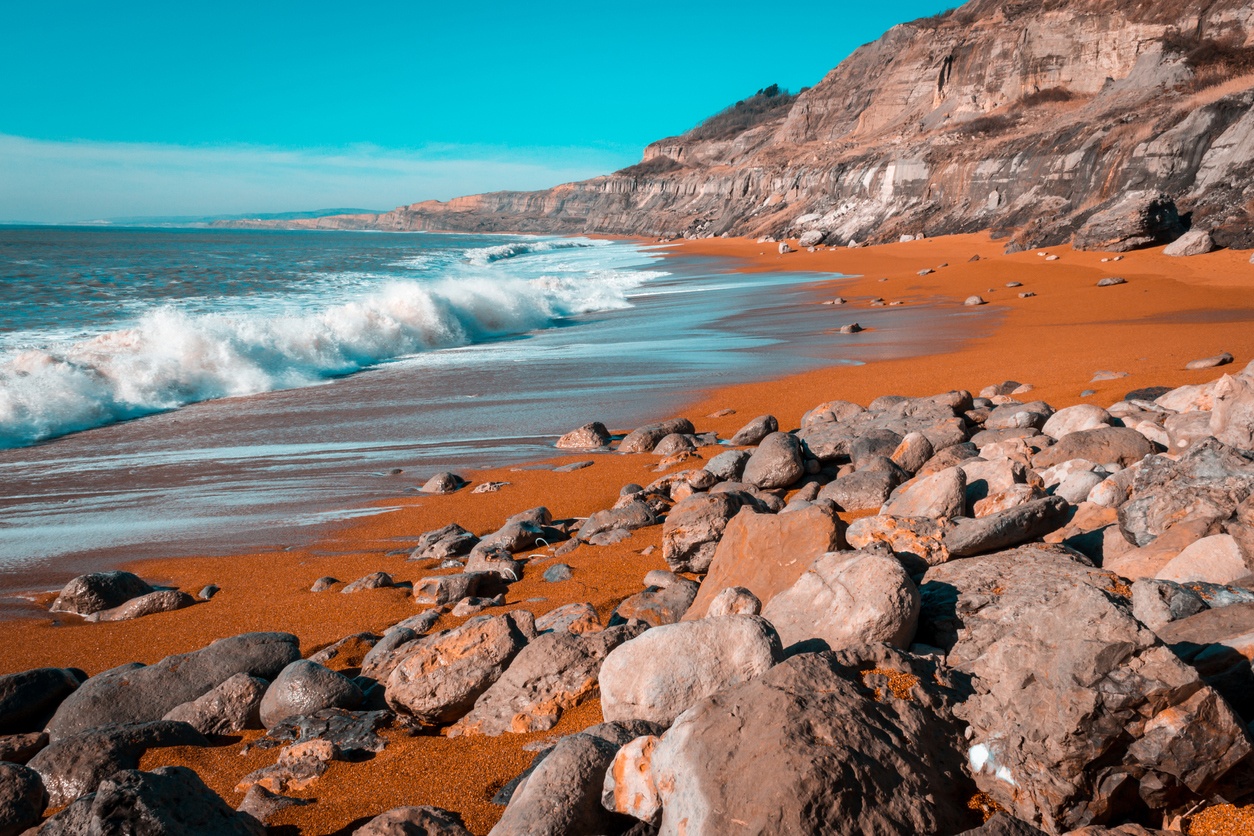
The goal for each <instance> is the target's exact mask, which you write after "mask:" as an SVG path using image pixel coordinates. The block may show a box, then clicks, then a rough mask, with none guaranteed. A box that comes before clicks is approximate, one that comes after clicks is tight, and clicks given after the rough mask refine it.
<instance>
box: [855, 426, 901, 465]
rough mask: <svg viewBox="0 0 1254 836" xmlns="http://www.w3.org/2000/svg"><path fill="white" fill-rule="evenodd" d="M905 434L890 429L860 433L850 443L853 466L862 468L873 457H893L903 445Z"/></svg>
mask: <svg viewBox="0 0 1254 836" xmlns="http://www.w3.org/2000/svg"><path fill="white" fill-rule="evenodd" d="M904 438H905V436H904V435H903V434H902V433H898V432H896V431H894V430H890V429H870V430H867V431H866V432H864V433H862V434H860V435H858V436H857V437H856V438H854V439H853V441H852V442H851V443H850V445H849V458H850V460H851V461H852V462H853V466H854V467H856V468H858V469H859V470H861V469H862V466H863V464H864V463H865V462H866V461H867V460H869V459H872V458H879V457H883V458H891V457H892V455H893V453H894V452H896V450H897V448H898V447H900V446H901V442H902V439H904Z"/></svg>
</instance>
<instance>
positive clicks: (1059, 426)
mask: <svg viewBox="0 0 1254 836" xmlns="http://www.w3.org/2000/svg"><path fill="white" fill-rule="evenodd" d="M1111 420H1112V419H1111V417H1110V413H1109V412H1107V411H1106V410H1104V409H1102V408H1101V407H1100V406H1097V405H1096V404H1087V403H1082V404H1076V405H1075V406H1068V407H1065V408H1064V409H1060V410H1058V411H1057V412H1055V413H1054V414H1053V415H1051V416H1049V420H1047V421H1046V422H1045V424H1044V425H1043V426H1042V427H1041V432H1042V433H1043V434H1045V435H1047V436H1049V437H1050V438H1052V439H1054V440H1055V441H1057V440H1059V439H1061V438H1063V437H1065V436H1068V435H1070V434H1071V433H1074V432H1080V431H1081V430H1096V429H1099V428H1101V427H1108V426H1110V422H1111Z"/></svg>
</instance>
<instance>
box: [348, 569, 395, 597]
mask: <svg viewBox="0 0 1254 836" xmlns="http://www.w3.org/2000/svg"><path fill="white" fill-rule="evenodd" d="M395 585H396V583H395V581H393V580H392V576H391V575H389V574H388V573H387V572H371V573H370V574H369V575H364V576H363V577H360V578H358V579H357V580H355V581H353V582H352V583H350V584H348V585H347V586H345V587H344V588H343V589H341V590H340V592H344V593H351V592H361V591H363V590H366V589H389V588H391V587H393V586H395Z"/></svg>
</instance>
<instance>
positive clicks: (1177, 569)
mask: <svg viewBox="0 0 1254 836" xmlns="http://www.w3.org/2000/svg"><path fill="white" fill-rule="evenodd" d="M1248 574H1250V567H1249V566H1247V565H1246V563H1245V558H1244V557H1243V556H1242V554H1241V547H1240V546H1238V545H1237V541H1236V540H1235V539H1234V538H1233V537H1232V535H1230V534H1213V535H1211V536H1210V537H1203V538H1202V539H1200V540H1197V541H1195V542H1193V543H1190V544H1189V545H1188V546H1186V547H1185V549H1184V550H1183V551H1182V552H1180V554H1178V555H1176V556H1175V557H1174V558H1172V559H1171V560H1170V561H1169V562H1168V563H1167V565H1166V566H1164V567H1163V568H1162V569H1160V570H1158V574H1157V575H1156V576H1155V577H1157V578H1158V579H1159V580H1164V581H1176V582H1177V583H1188V582H1190V581H1202V582H1203V583H1215V584H1227V583H1232V582H1233V581H1235V580H1238V579H1239V578H1243V577H1245V576H1246V575H1248Z"/></svg>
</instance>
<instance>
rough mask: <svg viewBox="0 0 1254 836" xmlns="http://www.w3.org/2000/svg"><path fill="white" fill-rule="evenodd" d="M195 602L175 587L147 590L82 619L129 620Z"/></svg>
mask: <svg viewBox="0 0 1254 836" xmlns="http://www.w3.org/2000/svg"><path fill="white" fill-rule="evenodd" d="M195 603H196V599H195V598H193V597H192V596H190V595H188V594H187V593H186V592H179V591H178V590H177V589H159V590H157V591H156V592H149V593H148V594H147V595H140V596H139V597H138V598H132V599H131V600H129V601H127V602H126V603H125V604H121V605H119V606H116V607H113V608H112V609H108V610H100V611H98V612H94V613H91V614H90V615H87V616H84V617H83V620H84V621H93V622H96V621H130V620H131V619H133V618H142V617H143V616H145V615H153V614H155V613H159V612H174V611H175V610H181V609H183V608H185V607H190V606H192V605H193V604H195Z"/></svg>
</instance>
